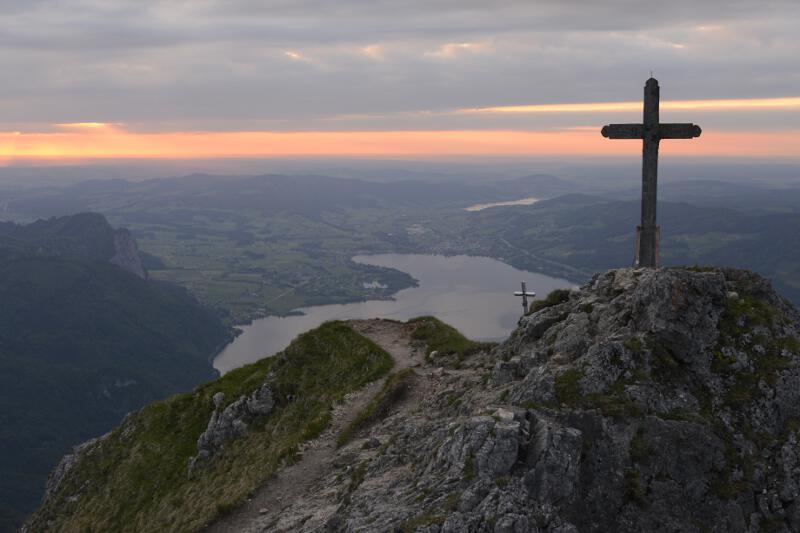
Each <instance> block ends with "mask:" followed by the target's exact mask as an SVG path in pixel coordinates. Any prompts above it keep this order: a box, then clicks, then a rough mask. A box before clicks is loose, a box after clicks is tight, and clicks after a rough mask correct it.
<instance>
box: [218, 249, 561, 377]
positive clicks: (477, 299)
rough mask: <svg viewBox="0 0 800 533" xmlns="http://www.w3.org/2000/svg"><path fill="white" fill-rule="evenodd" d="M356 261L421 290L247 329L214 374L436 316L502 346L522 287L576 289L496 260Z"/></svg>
mask: <svg viewBox="0 0 800 533" xmlns="http://www.w3.org/2000/svg"><path fill="white" fill-rule="evenodd" d="M353 261H355V262H357V263H364V264H369V265H376V266H382V267H389V268H395V269H397V270H401V271H403V272H408V273H409V274H411V275H412V276H413V277H414V278H415V279H417V280H418V282H419V286H417V287H412V288H409V289H404V290H402V291H400V292H398V293H396V294H395V295H394V299H393V300H368V301H366V302H355V303H349V304H333V305H319V306H314V307H305V308H301V309H298V311H300V312H302V313H303V314H302V315H295V316H287V317H277V316H269V317H266V318H261V319H258V320H255V321H254V322H253V323H252V324H249V325H246V326H239V329H241V330H242V333H241V335H239V336H238V337H236V339H235V340H234V341H233V342H231V343H230V344H229V345H228V346H227V347H226V348H225V349H224V350H223V351H222V352H221V353H220V354H219V355H218V356H217V357H216V359H215V360H214V368H216V369H217V370H219V371H220V372H222V373H225V372H227V371H229V370H231V369H233V368H237V367H239V366H242V365H245V364H247V363H252V362H254V361H257V360H259V359H261V358H263V357H265V356H269V355H273V354H275V353H276V352H279V351H280V350H283V349H284V348H286V346H288V345H289V343H290V342H291V341H292V339H294V338H295V337H296V336H297V335H298V334H300V333H303V332H304V331H308V330H310V329H313V328H315V327H317V326H319V325H320V324H322V323H323V322H325V321H327V320H335V319H336V320H339V319H341V320H344V319H350V318H392V319H395V320H408V319H409V318H413V317H415V316H420V315H433V316H435V317H437V318H439V319H441V320H443V321H444V322H447V323H448V324H450V325H452V326H454V327H455V328H457V329H458V330H460V331H461V332H462V333H464V334H465V335H466V336H468V337H470V338H472V339H475V340H500V339H503V338H505V337H506V336H508V334H509V333H510V332H511V330H513V329H514V327H515V326H516V324H517V320H518V319H519V317H520V315H521V313H522V303H521V301H520V299H519V298H517V297H515V296H514V295H513V293H514V291H517V290H519V284H520V281H526V282H527V284H528V290H533V291H535V292H536V294H537V295H538V296H540V297H544V296H547V294H548V293H549V292H550V291H552V290H553V289H559V288H571V287H574V286H575V284H574V283H572V282H570V281H567V280H564V279H558V278H552V277H550V276H545V275H543V274H537V273H534V272H526V271H524V270H518V269H516V268H514V267H512V266H509V265H507V264H505V263H502V262H500V261H497V260H495V259H491V258H488V257H470V256H466V255H458V256H450V257H445V256H442V255H415V254H381V255H359V256H355V257H353ZM364 282H365V283H367V284H369V283H372V282H373V280H365V281H364Z"/></svg>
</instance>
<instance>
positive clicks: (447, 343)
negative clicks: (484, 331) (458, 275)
mask: <svg viewBox="0 0 800 533" xmlns="http://www.w3.org/2000/svg"><path fill="white" fill-rule="evenodd" d="M408 323H409V324H414V325H416V328H415V329H414V332H413V333H412V334H411V338H412V339H414V340H418V341H422V342H424V343H425V345H426V346H427V351H428V352H432V351H435V352H438V354H439V355H440V356H441V355H455V356H456V357H457V358H458V360H459V361H462V360H464V358H466V357H468V356H470V355H472V354H474V353H477V352H480V351H482V350H487V349H489V348H491V347H492V346H494V343H491V342H477V341H473V340H470V339H468V338H466V337H465V336H464V335H462V334H461V332H459V331H458V330H457V329H456V328H454V327H453V326H450V325H448V324H445V323H444V322H442V321H441V320H439V319H438V318H434V317H432V316H421V317H417V318H412V319H411V320H409V321H408Z"/></svg>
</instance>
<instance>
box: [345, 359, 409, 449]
mask: <svg viewBox="0 0 800 533" xmlns="http://www.w3.org/2000/svg"><path fill="white" fill-rule="evenodd" d="M413 378H414V371H413V370H412V369H410V368H406V369H405V370H401V371H399V372H395V373H393V374H391V375H390V376H389V377H388V378H386V381H385V382H384V383H383V386H382V387H381V389H380V390H379V391H378V392H377V393H376V394H375V396H373V397H372V399H371V400H370V401H369V403H368V404H367V405H365V406H364V408H363V409H362V410H361V411H359V413H358V414H357V415H356V417H355V418H354V419H353V421H352V422H350V423H349V424H348V425H347V426H346V427H345V428H344V429H343V430H342V432H341V433H340V434H339V436H338V437H337V438H336V446H337V447H341V446H344V445H345V444H347V443H348V442H350V440H352V438H353V437H354V436H355V435H356V434H357V433H358V432H359V431H361V430H363V429H364V428H366V427H368V426H369V425H370V424H372V423H374V422H375V421H376V420H378V419H379V418H382V417H383V416H385V415H386V414H387V413H388V412H389V409H390V408H391V407H392V405H394V404H395V403H397V402H398V401H400V400H401V399H402V398H403V397H404V396H405V394H406V392H407V391H408V387H409V384H410V382H411V380H412V379H413Z"/></svg>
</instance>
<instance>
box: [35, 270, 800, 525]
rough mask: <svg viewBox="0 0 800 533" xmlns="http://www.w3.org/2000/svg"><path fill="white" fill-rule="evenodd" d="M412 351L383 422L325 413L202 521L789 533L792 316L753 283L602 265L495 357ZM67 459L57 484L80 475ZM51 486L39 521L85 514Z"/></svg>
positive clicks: (797, 521)
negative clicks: (255, 480)
mask: <svg viewBox="0 0 800 533" xmlns="http://www.w3.org/2000/svg"><path fill="white" fill-rule="evenodd" d="M376 324H383V326H381V327H382V328H383V330H382V331H384V332H385V331H386V328H389V329H391V328H394V329H395V330H396V331H397V338H393V339H392V338H387V337H385V336H384V337H381V336H380V335H378V334H377V333H376V331H377V330H375V329H370V328H372V326H370V327H361V329H359V331H361V333H362V334H363V335H365V336H367V337H370V338H372V339H373V340H375V342H377V343H378V344H381V345H384V344H385V345H386V347H387V349H388V351H389V352H390V353H392V355H393V356H394V357H395V359H396V360H397V356H396V352H397V349H398V348H397V346H398V345H399V344H401V342H400V341H401V340H402V341H403V342H406V343H410V344H411V345H412V346H418V345H419V343H420V342H423V343H424V342H425V341H424V340H423V341H420V340H416V341H415V340H413V338H414V337H415V334H414V331H415V330H416V328H419V327H420V326H419V324H418V323H413V324H412V323H409V324H395V323H376ZM375 327H377V326H375ZM403 332H405V333H403ZM408 332H410V333H409V334H408V335H406V333H408ZM403 335H406V337H405V339H404V340H403V338H402V337H403ZM417 337H419V336H417ZM415 343H416V344H415ZM428 346H431V344H430V343H429V344H428ZM418 351H419V353H418V354H417V355H414V356H413V362H412V363H410V365H409V366H410V367H411V368H412V371H413V376H412V378H411V379H410V380H409V381H408V382H407V385H406V388H405V389H404V392H403V394H401V395H397V396H396V397H395V399H394V401H393V402H392V403H391V405H390V406H388V407H386V406H384V408H383V410H382V411H381V413H382V416H379V417H374V416H373V417H370V416H366V417H359V416H356V417H355V418H356V420H362V423H360V424H356V425H355V426H353V424H350V425H349V426H348V430H347V431H348V439H342V438H336V433H339V435H340V436H341V434H343V433H341V431H342V429H341V424H340V425H339V426H337V415H336V413H337V412H338V411H337V410H336V409H335V410H334V411H333V413H334V414H333V423H332V426H331V427H332V428H333V429H330V430H329V431H330V432H331V435H330V436H329V437H326V435H325V434H324V433H323V434H322V436H320V437H317V439H316V440H314V441H309V443H307V444H305V445H304V447H301V449H300V452H299V454H298V455H295V456H292V457H291V458H290V459H287V460H286V461H285V462H284V463H282V470H279V472H278V474H277V476H272V477H270V476H267V477H266V478H265V481H264V482H262V486H261V488H260V489H257V490H253V491H251V492H250V493H249V497H248V498H246V499H245V500H242V501H241V502H240V507H238V509H234V507H235V506H232V505H228V506H225V507H223V508H221V509H220V512H219V513H217V519H216V520H215V521H213V522H212V523H210V524H208V525H207V527H208V529H209V531H424V532H429V533H434V532H461V531H492V532H529V531H530V532H553V533H555V532H558V533H568V532H593V531H598V532H600V531H603V532H605V531H619V532H626V531H630V532H639V531H670V532H673V531H681V532H683V531H689V532H691V531H697V532H705V531H720V532H721V531H737V532H749V531H798V530H800V447H799V445H798V439H799V438H800V402H799V401H798V400H800V315H799V314H798V312H797V310H796V309H795V308H794V307H792V306H791V305H790V304H788V303H787V302H786V301H785V300H783V299H782V298H781V297H779V296H778V295H776V294H775V292H774V291H773V290H772V289H771V287H770V285H769V283H768V282H767V281H766V280H764V279H763V278H760V277H758V276H757V275H754V274H752V273H750V272H746V271H738V270H732V269H708V270H699V269H692V270H686V269H666V270H632V269H622V270H613V271H610V272H607V273H605V274H601V275H597V276H595V277H594V278H593V279H592V280H591V281H590V282H589V283H588V284H587V285H585V286H584V287H582V288H581V289H580V290H579V291H573V292H571V293H569V294H566V295H564V297H563V298H553V299H550V300H548V305H540V306H539V308H538V309H537V310H536V312H534V313H532V314H531V315H529V316H527V317H524V318H522V319H521V320H520V323H519V327H518V328H517V329H516V331H514V332H513V334H512V335H511V336H510V337H509V339H508V340H506V341H505V342H503V343H502V344H500V345H498V346H496V347H495V348H493V349H489V350H482V351H478V352H476V353H471V351H470V350H452V351H451V350H447V349H446V348H445V349H442V348H441V346H439V349H438V350H436V353H434V354H430V353H427V352H429V351H430V350H429V349H422V350H418ZM449 352H452V353H449ZM426 354H427V355H426ZM263 383H265V381H264V379H262V380H260V381H257V382H254V383H252V386H251V387H250V388H249V389H248V390H242V394H241V397H240V398H247V397H248V396H247V395H248V394H252V391H256V390H258V388H259V387H262V386H263ZM384 388H385V387H384ZM382 390H383V389H382ZM375 394H376V395H379V394H381V393H375ZM384 398H385V395H384V397H381V398H378V397H377V396H376V399H375V402H377V404H381V402H383V401H384ZM207 401H208V402H209V406H208V408H207V412H208V413H216V412H217V410H218V409H219V408H220V406H219V405H217V406H216V408H215V407H214V404H213V402H212V401H211V399H210V397H209V398H208V399H207ZM276 401H277V402H278V403H280V402H283V401H284V399H282V398H281V397H280V395H278V396H276ZM347 406H348V400H347V398H345V399H344V402H343V404H342V405H340V406H339V407H337V409H339V410H341V409H344V410H347V408H348V407H347ZM354 408H355V407H354ZM359 409H362V408H359ZM207 416H209V415H207ZM210 416H213V414H211V415H210ZM274 416H276V415H275V414H267V415H265V418H266V419H267V420H269V419H270V418H271V417H274ZM207 421H208V418H206V422H204V423H202V424H195V426H194V429H193V430H192V431H194V433H192V435H193V436H194V437H193V438H194V440H195V441H196V440H197V439H198V437H200V435H201V434H202V433H203V431H205V430H206V425H207ZM246 434H248V433H247V432H246V431H245V432H243V435H246ZM231 438H232V439H233V442H235V441H236V439H243V438H246V437H244V436H237V435H233V436H232V437H231ZM263 438H264V439H265V440H264V442H265V443H268V442H269V441H270V437H269V436H265V437H263ZM325 438H328V439H329V440H327V441H326V440H325ZM320 439H321V440H320ZM201 440H202V439H201ZM200 444H202V442H200V443H198V446H192V447H191V449H188V450H186V452H185V453H186V457H187V458H189V457H192V456H194V455H197V453H198V450H199V449H200V448H202V447H201V446H199V445H200ZM226 446H227V449H228V452H227V453H230V450H231V449H233V446H234V445H233V444H231V443H228V444H226ZM92 449H94V450H95V451H94V453H99V452H98V451H97V450H98V448H91V447H90V448H89V451H90V452H91V450H92ZM303 450H308V451H303ZM314 450H328V451H327V452H324V453H323V452H319V451H314ZM313 454H316V455H313ZM320 454H322V455H320ZM326 454H327V455H326ZM224 456H225V454H223V455H222V456H221V457H222V458H220V457H212V458H210V459H209V462H210V464H211V465H213V464H214V462H215V461H226V460H229V459H224ZM312 456H313V457H325V460H324V462H323V463H322V464H321V465H320V464H318V463H319V462H320V461H319V460H314V461H312V460H310V459H309V460H306V459H305V457H312ZM101 459H102V455H100V456H99V457H98V461H100V460H101ZM86 460H87V461H90V459H86ZM76 464H78V467H76V469H73V471H72V472H71V473H70V474H68V476H67V478H69V477H70V476H73V477H72V479H71V480H70V479H68V486H70V487H72V488H73V489H72V490H74V488H75V487H80V486H85V485H82V483H86V482H87V480H86V479H82V478H81V477H80V475H81V473H80V468H81V467H80V461H78V462H77V463H76ZM109 468H111V469H112V470H113V468H114V467H113V466H110V467H109ZM206 468H208V467H206ZM210 468H213V466H212V467H210ZM99 481H101V480H94V481H91V480H90V481H89V482H99ZM62 492H63V491H62ZM70 496H71V497H73V498H75V500H73V503H72V504H70V505H67V504H63V503H62V504H61V506H59V505H56V504H55V502H57V501H58V498H62V500H61V501H62V502H64V501H67V500H65V499H64V498H68V497H70ZM54 498H55V499H54V500H52V501H51V502H50V504H49V507H48V508H47V511H48V519H49V520H50V522H49V523H50V524H51V525H53V524H66V523H71V524H78V523H81V522H80V521H79V520H75V517H76V516H77V517H80V516H81V513H88V512H90V508H89V506H88V503H87V507H86V508H82V507H81V503H80V502H81V499H80V498H81V495H80V494H79V493H76V494H73V495H69V494H66V493H62V494H60V495H56V496H54ZM75 501H77V503H74V502H75ZM160 505H162V506H166V505H175V506H176V509H177V510H179V509H180V508H181V506H182V505H185V504H182V503H181V502H180V501H179V500H177V499H171V500H167V499H164V500H163V501H162V503H161V504H160ZM94 512H96V507H95V509H94ZM134 514H135V513H134ZM43 518H44V515H42V514H41V512H40V514H39V515H37V516H35V520H34V521H33V522H32V523H31V524H32V526H36V525H37V524H38V525H40V524H43V523H46V522H42V521H41V520H42V519H43ZM66 518H69V519H70V520H72V522H69V521H65V519H66ZM37 520H38V521H37ZM87 523H88V522H86V521H83V522H82V526H85V525H86V524H87ZM140 526H142V523H141V522H140ZM34 529H35V527H34ZM193 529H194V530H196V529H197V527H196V526H194V527H192V528H187V529H185V530H187V531H188V530H193ZM65 530H68V529H65ZM139 530H142V531H144V530H148V527H147V526H144V527H140V529H139ZM153 530H155V529H153ZM176 530H181V528H180V527H176Z"/></svg>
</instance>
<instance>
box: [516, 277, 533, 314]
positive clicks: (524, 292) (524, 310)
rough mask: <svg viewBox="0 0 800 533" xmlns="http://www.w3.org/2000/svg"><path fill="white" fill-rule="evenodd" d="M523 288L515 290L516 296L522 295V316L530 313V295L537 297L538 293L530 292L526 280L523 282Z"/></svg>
mask: <svg viewBox="0 0 800 533" xmlns="http://www.w3.org/2000/svg"><path fill="white" fill-rule="evenodd" d="M521 288H522V290H521V291H517V292H515V293H514V296H522V316H525V315H527V314H528V296H530V297H531V298H535V297H536V293H535V292H533V291H531V292H528V287H527V286H526V284H525V282H524V281H523V282H522V284H521Z"/></svg>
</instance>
